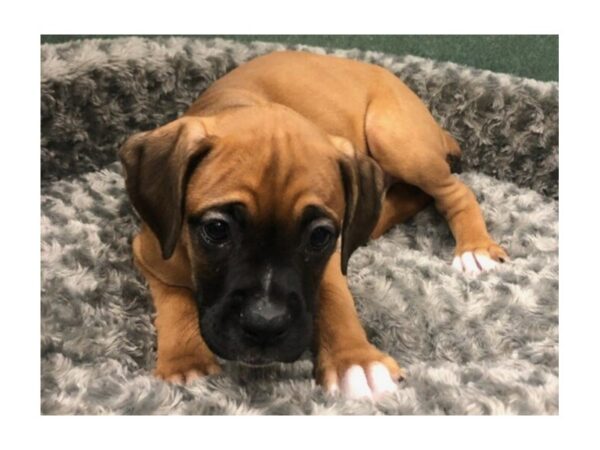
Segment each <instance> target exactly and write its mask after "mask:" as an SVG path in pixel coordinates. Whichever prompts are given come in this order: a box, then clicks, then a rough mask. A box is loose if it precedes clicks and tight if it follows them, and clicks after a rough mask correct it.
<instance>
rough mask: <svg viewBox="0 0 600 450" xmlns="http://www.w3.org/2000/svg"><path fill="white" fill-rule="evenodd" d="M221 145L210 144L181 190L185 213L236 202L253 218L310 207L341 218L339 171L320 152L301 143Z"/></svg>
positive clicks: (284, 215)
mask: <svg viewBox="0 0 600 450" xmlns="http://www.w3.org/2000/svg"><path fill="white" fill-rule="evenodd" d="M226 144H229V145H224V144H223V145H221V146H219V147H217V148H215V149H214V151H212V152H211V154H210V155H209V156H207V158H206V159H205V161H203V162H202V164H201V165H200V166H199V167H198V168H196V170H195V171H194V173H193V175H192V177H191V179H190V182H189V184H188V190H187V198H186V212H187V213H188V214H197V213H198V212H201V211H204V210H206V209H209V208H211V207H212V206H215V205H220V204H224V203H231V202H240V203H243V204H244V205H245V206H246V208H247V210H248V212H249V213H250V215H251V216H253V217H255V218H257V219H259V220H260V219H265V220H269V219H271V218H273V219H278V220H280V221H284V222H289V221H295V220H297V219H298V218H300V217H301V215H302V213H303V212H304V211H305V209H306V208H307V207H308V206H311V205H312V206H318V207H320V208H322V209H324V210H326V211H327V212H328V213H329V214H330V215H331V216H332V218H334V219H335V220H336V221H338V222H339V221H340V220H341V218H342V216H343V205H344V203H343V189H342V185H341V180H340V176H339V169H338V166H337V162H336V161H335V159H334V158H333V157H332V155H331V154H328V153H327V151H326V150H322V149H321V150H322V151H319V150H320V149H318V148H315V147H309V146H305V147H303V146H302V145H301V143H296V145H265V143H264V142H255V143H254V145H252V144H253V143H252V142H245V143H244V144H241V143H239V142H227V143H226ZM298 144H300V145H298Z"/></svg>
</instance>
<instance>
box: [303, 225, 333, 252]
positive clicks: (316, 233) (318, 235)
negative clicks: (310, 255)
mask: <svg viewBox="0 0 600 450" xmlns="http://www.w3.org/2000/svg"><path fill="white" fill-rule="evenodd" d="M332 239H333V231H332V230H331V229H330V228H329V227H326V226H318V227H316V228H314V229H313V230H312V231H311V233H310V239H309V245H310V249H311V250H313V251H319V250H323V249H324V248H325V247H327V245H328V244H329V243H330V242H331V240H332Z"/></svg>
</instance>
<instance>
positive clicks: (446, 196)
mask: <svg viewBox="0 0 600 450" xmlns="http://www.w3.org/2000/svg"><path fill="white" fill-rule="evenodd" d="M417 117H418V116H417ZM418 118H419V119H422V120H420V121H418V122H416V121H415V120H416V119H415V117H413V118H412V121H409V119H407V117H406V115H403V113H402V110H400V109H399V108H398V107H397V105H395V103H394V101H390V100H388V99H385V100H378V101H373V102H372V103H371V105H370V106H369V111H368V113H367V125H366V132H367V141H368V144H369V151H370V152H371V154H372V155H373V157H374V158H375V159H376V160H377V162H378V163H379V165H380V166H381V168H382V169H383V170H384V171H385V172H386V173H388V174H390V175H392V176H393V177H395V178H397V179H399V180H401V181H403V182H405V183H408V184H411V185H414V186H417V187H418V188H420V189H421V190H422V191H423V192H425V193H426V194H428V195H429V196H431V197H433V199H434V201H435V205H436V207H437V209H438V210H439V211H440V212H441V213H442V214H443V216H444V217H445V218H446V220H447V221H448V224H449V226H450V230H451V231H452V234H453V235H454V239H455V240H456V250H455V258H454V260H453V266H454V267H455V268H457V269H459V270H463V271H465V272H469V273H471V272H473V273H476V272H481V271H483V270H487V269H491V268H493V267H494V266H495V265H496V264H497V262H504V261H505V260H507V259H508V256H507V254H506V252H505V251H504V250H503V249H502V248H501V247H500V246H499V245H498V244H496V242H494V240H493V239H492V238H491V237H490V235H489V234H488V232H487V229H486V225H485V221H484V219H483V214H482V213H481V209H480V208H479V204H478V203H477V199H476V198H475V195H474V194H473V192H472V191H471V190H470V189H469V188H468V187H467V186H466V185H465V184H464V183H463V182H462V181H460V180H459V179H458V178H457V177H456V176H454V175H452V174H451V173H450V166H449V164H448V162H447V156H448V155H449V154H452V153H455V154H456V153H458V146H457V145H456V141H454V139H452V138H451V137H450V136H449V135H448V134H447V133H446V132H445V131H444V130H442V129H441V128H439V126H437V124H436V123H435V121H434V120H433V118H432V117H431V116H429V115H428V114H427V115H424V114H421V117H418ZM407 122H408V123H407Z"/></svg>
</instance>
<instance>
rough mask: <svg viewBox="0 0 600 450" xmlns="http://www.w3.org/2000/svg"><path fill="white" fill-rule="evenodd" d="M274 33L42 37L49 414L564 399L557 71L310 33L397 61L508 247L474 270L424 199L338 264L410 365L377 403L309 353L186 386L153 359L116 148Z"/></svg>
mask: <svg viewBox="0 0 600 450" xmlns="http://www.w3.org/2000/svg"><path fill="white" fill-rule="evenodd" d="M283 48H284V47H283V46H281V45H276V44H264V43H255V44H251V45H244V44H239V43H234V42H230V41H226V40H219V39H217V40H202V39H187V38H169V39H140V38H124V39H115V40H109V41H101V40H98V41H96V40H88V41H81V42H72V43H68V44H60V45H44V46H42V86H41V103H42V152H41V157H42V205H41V209H42V217H41V229H42V292H41V357H42V366H41V369H42V370H41V372H42V373H41V409H42V412H43V413H44V414H378V413H379V414H381V413H383V414H557V413H558V221H557V216H558V202H557V198H558V183H557V176H558V123H557V122H558V85H557V83H542V82H537V81H533V80H525V79H519V78H515V77H511V76H508V75H501V74H495V73H491V72H489V71H481V70H475V69H470V68H466V67H462V66H459V65H456V64H452V63H439V62H434V61H430V60H425V59H421V58H416V57H412V56H404V57H398V56H390V55H385V54H381V53H373V52H359V51H341V50H336V51H332V50H325V49H320V48H307V47H301V46H296V47H293V48H295V49H303V50H309V51H313V52H319V53H334V54H336V55H340V56H345V57H350V58H355V59H360V60H364V61H369V62H373V63H376V64H380V65H382V66H384V67H387V68H388V69H390V70H391V71H393V72H394V73H396V74H397V76H399V77H400V78H402V79H403V80H404V81H405V82H406V83H407V84H408V85H409V86H410V87H411V88H412V89H413V90H415V92H417V94H418V95H419V96H420V97H421V98H422V99H423V100H424V101H425V103H426V104H427V105H428V107H429V108H430V109H431V111H432V112H433V114H434V116H435V117H436V118H437V119H438V120H439V121H440V123H441V124H442V125H443V126H445V127H446V128H447V129H448V130H450V131H451V132H452V133H453V134H454V135H455V136H456V137H457V139H458V140H459V142H460V143H461V145H462V148H463V153H464V157H463V158H462V171H463V173H462V174H461V175H460V176H461V177H462V178H463V179H464V180H465V182H466V183H467V184H468V185H469V186H471V187H472V189H473V190H474V191H475V193H476V194H477V197H478V198H479V201H480V202H481V206H482V208H483V211H484V214H485V216H486V222H487V224H488V227H489V230H490V232H491V234H492V235H493V236H494V237H495V238H496V239H497V240H498V241H499V242H500V243H501V244H502V245H503V246H504V247H505V248H506V249H507V250H508V252H509V254H510V255H511V258H512V260H511V262H510V263H507V264H504V265H502V266H501V267H500V268H499V269H497V270H494V271H493V272H490V273H485V274H483V275H480V276H477V277H472V276H467V275H464V274H462V273H458V272H456V271H455V270H454V269H452V268H451V267H450V264H449V263H450V261H451V259H452V251H453V245H454V243H453V239H452V236H451V234H450V232H449V230H448V227H447V225H446V223H445V222H444V220H443V219H442V218H441V217H440V216H439V215H438V214H437V213H436V212H435V211H434V209H433V208H429V209H427V210H425V211H423V212H422V213H420V214H418V215H417V216H416V217H415V218H414V219H413V220H411V221H409V222H407V223H406V224H402V225H399V226H396V227H395V228H393V229H392V230H391V231H390V232H388V233H387V234H386V235H384V236H383V237H382V238H380V239H378V240H376V241H372V242H371V243H369V245H367V246H366V247H363V248H361V249H359V250H358V251H357V252H356V253H355V254H354V256H353V257H352V259H351V263H350V267H349V275H348V281H349V284H350V288H351V290H352V292H353V294H354V297H355V299H356V303H357V308H358V311H359V314H360V317H361V320H362V322H363V324H364V326H365V329H366V330H367V333H368V335H369V338H370V339H371V341H372V342H373V343H374V344H376V345H377V346H378V347H379V348H381V349H382V350H384V351H386V352H388V353H390V354H391V355H392V356H394V357H395V358H396V359H397V360H398V361H399V362H400V363H401V364H402V365H403V366H404V367H405V368H406V369H407V374H408V378H407V380H406V381H405V382H404V383H403V384H402V385H401V388H400V389H399V390H398V392H397V393H396V394H394V395H392V396H389V397H388V398H385V399H383V400H381V401H380V402H377V403H372V402H370V401H356V400H347V399H343V398H332V397H328V396H326V395H324V393H323V392H322V390H321V389H320V388H319V387H318V386H316V385H315V383H314V381H313V379H312V377H311V370H312V363H311V362H310V359H309V358H308V357H306V358H305V359H302V360H301V361H298V362H296V363H294V364H285V365H284V364H282V365H279V366H274V367H270V368H264V369H247V368H243V367H240V366H238V365H236V364H231V363H228V364H226V365H225V370H224V373H223V374H222V375H219V376H212V377H208V378H204V379H201V380H198V381H196V382H194V383H192V384H191V385H189V386H185V387H183V386H174V385H170V384H167V383H165V382H162V381H159V380H157V379H155V378H153V376H152V370H153V366H154V361H155V339H156V336H155V330H154V327H153V323H152V319H153V307H152V304H151V300H150V296H149V292H148V290H147V287H146V285H145V283H144V281H143V279H142V277H141V276H140V275H139V274H138V273H137V271H136V270H135V269H134V267H133V265H132V260H131V248H130V243H131V238H132V236H133V234H134V233H135V231H136V229H137V227H138V226H139V220H138V219H137V217H136V216H135V214H134V212H133V210H132V208H131V206H130V203H129V201H128V199H127V196H126V194H125V191H124V183H123V178H122V170H121V167H120V165H119V164H118V163H117V162H116V150H117V148H118V146H119V144H120V143H121V142H122V141H123V139H124V138H125V137H126V136H128V135H130V134H131V133H133V132H136V131H139V130H144V129H150V128H153V127H155V126H158V125H161V124H164V123H166V122H167V121H169V120H172V119H174V118H175V117H177V115H178V114H180V113H181V112H183V111H184V110H185V109H186V107H187V106H188V105H189V104H190V103H191V102H193V101H194V100H195V99H196V98H197V97H198V95H199V94H200V93H201V92H202V91H203V89H205V88H206V87H207V86H208V85H209V84H210V83H211V82H212V81H214V80H215V79H217V78H218V77H220V76H222V75H223V74H225V73H226V72H227V71H229V70H231V69H232V68H234V67H236V66H237V65H239V64H241V63H242V62H244V61H246V60H248V59H250V58H252V57H254V56H256V55H259V54H263V53H267V52H270V51H273V50H280V49H283Z"/></svg>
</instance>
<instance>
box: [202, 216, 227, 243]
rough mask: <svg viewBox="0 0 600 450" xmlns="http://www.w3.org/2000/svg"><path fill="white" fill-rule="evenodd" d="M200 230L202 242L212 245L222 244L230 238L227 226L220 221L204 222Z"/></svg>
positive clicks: (224, 222)
mask: <svg viewBox="0 0 600 450" xmlns="http://www.w3.org/2000/svg"><path fill="white" fill-rule="evenodd" d="M200 230H201V231H200V232H201V234H202V237H203V238H204V240H205V241H206V242H208V243H209V244H213V245H219V244H224V243H225V242H227V241H229V238H230V236H231V231H230V229H229V224H228V223H227V222H226V221H224V220H220V219H212V220H208V221H206V222H204V223H203V224H202V227H201V229H200Z"/></svg>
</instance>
